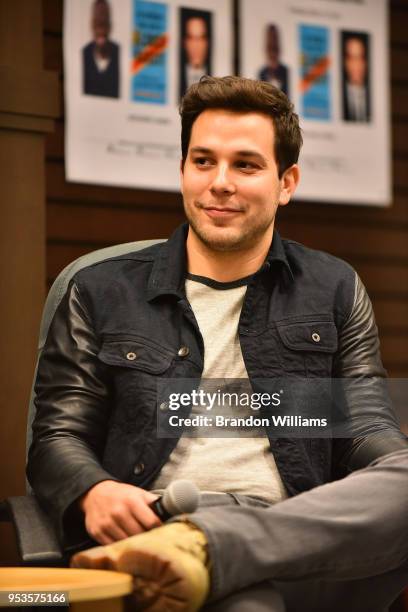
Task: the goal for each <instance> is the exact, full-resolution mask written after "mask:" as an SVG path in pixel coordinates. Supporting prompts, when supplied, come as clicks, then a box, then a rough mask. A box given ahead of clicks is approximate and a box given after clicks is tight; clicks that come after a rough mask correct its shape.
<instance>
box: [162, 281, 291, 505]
mask: <svg viewBox="0 0 408 612" xmlns="http://www.w3.org/2000/svg"><path fill="white" fill-rule="evenodd" d="M248 282H249V278H245V279H241V280H238V281H233V282H229V283H220V282H217V281H214V280H211V279H208V278H204V277H201V276H195V275H191V274H189V275H188V276H187V279H186V285H185V287H186V294H187V299H188V301H189V302H190V305H191V307H192V309H193V312H194V315H195V317H196V320H197V323H198V326H199V328H200V331H201V334H202V336H203V340H204V370H203V374H202V378H203V379H214V378H215V379H248V374H247V371H246V368H245V364H244V360H243V357H242V352H241V345H240V342H239V336H238V323H239V317H240V314H241V309H242V304H243V301H244V297H245V293H246V289H247V283H248ZM194 411H195V413H200V414H203V413H204V412H205V411H204V410H203V409H201V408H195V409H194ZM249 413H250V409H249V408H248V415H249ZM207 414H208V413H207ZM179 478H183V479H187V480H191V481H193V482H195V484H196V485H197V486H198V488H199V489H200V490H201V491H203V492H204V491H205V492H219V493H241V494H244V495H251V496H253V497H258V498H261V499H264V500H265V501H268V502H269V503H276V502H278V501H281V500H283V499H285V498H286V497H287V492H286V489H285V487H284V485H283V482H282V480H281V477H280V475H279V472H278V469H277V467H276V463H275V459H274V457H273V454H272V452H271V450H270V446H269V441H268V439H267V437H266V436H265V437H262V438H260V437H219V432H217V435H216V436H213V437H187V436H184V435H183V436H181V438H180V440H179V442H178V444H177V446H176V448H175V449H174V450H173V452H172V453H171V455H170V457H169V459H168V461H167V463H166V464H165V465H164V466H163V468H162V470H161V472H160V474H159V475H158V477H157V478H156V480H155V481H154V482H153V483H152V487H151V489H152V490H153V491H154V492H157V493H161V492H162V490H163V489H165V488H166V487H167V486H168V485H169V484H170V482H172V481H173V480H176V479H179Z"/></svg>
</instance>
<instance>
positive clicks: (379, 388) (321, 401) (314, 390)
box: [157, 377, 398, 438]
mask: <svg viewBox="0 0 408 612" xmlns="http://www.w3.org/2000/svg"><path fill="white" fill-rule="evenodd" d="M373 394H374V395H373ZM373 397H375V398H376V401H375V402H373ZM395 427H398V425H397V419H396V417H395V414H394V411H393V408H392V403H391V400H390V397H389V392H388V388H387V382H386V381H385V380H384V379H382V378H375V377H370V379H332V378H300V377H296V378H295V377H292V378H282V377H281V378H276V379H274V378H268V379H252V380H251V382H249V380H248V379H201V380H198V379H168V378H166V379H160V380H159V381H158V393H157V435H158V437H161V438H172V437H177V438H179V437H180V436H181V435H184V436H188V437H223V438H227V437H264V436H265V435H267V436H268V437H285V436H287V437H302V438H322V437H330V438H331V437H353V438H354V437H357V436H361V435H368V434H369V433H373V434H377V433H379V432H384V433H386V432H388V431H394V432H395Z"/></svg>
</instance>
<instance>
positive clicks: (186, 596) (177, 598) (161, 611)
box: [71, 522, 210, 612]
mask: <svg viewBox="0 0 408 612" xmlns="http://www.w3.org/2000/svg"><path fill="white" fill-rule="evenodd" d="M207 549H208V545H207V540H206V537H205V535H204V533H203V532H202V531H201V530H200V529H198V528H197V527H196V526H195V525H193V524H192V523H189V522H178V523H171V524H170V525H164V526H162V527H158V528H156V529H152V530H151V531H147V532H145V533H142V534H140V535H136V536H132V537H130V538H126V539H125V540H120V541H119V542H115V543H114V544H109V545H107V546H97V547H96V548H90V549H88V550H85V551H82V552H80V553H77V554H76V555H74V556H73V557H72V559H71V567H82V568H89V569H109V570H116V571H119V572H126V573H128V574H132V576H133V586H134V590H133V594H132V596H131V597H132V600H133V602H134V604H135V609H136V610H148V611H149V612H194V611H195V610H198V609H199V608H200V607H201V606H202V605H203V603H204V601H205V599H206V597H207V595H208V592H209V588H210V573H209V561H208V550H207Z"/></svg>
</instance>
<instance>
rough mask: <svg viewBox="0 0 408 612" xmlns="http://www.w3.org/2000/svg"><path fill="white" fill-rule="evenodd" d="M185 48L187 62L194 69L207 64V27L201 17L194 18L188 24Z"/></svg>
mask: <svg viewBox="0 0 408 612" xmlns="http://www.w3.org/2000/svg"><path fill="white" fill-rule="evenodd" d="M184 48H185V50H186V54H187V62H188V63H189V64H190V65H191V66H194V68H201V67H202V66H204V65H205V64H206V62H207V54H208V35H207V25H206V23H205V21H204V19H202V18H201V17H192V18H191V19H189V20H188V21H187V23H186V36H185V39H184Z"/></svg>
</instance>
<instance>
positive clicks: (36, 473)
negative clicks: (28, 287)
mask: <svg viewBox="0 0 408 612" xmlns="http://www.w3.org/2000/svg"><path fill="white" fill-rule="evenodd" d="M187 231H188V226H187V225H184V226H181V227H179V228H178V229H177V230H176V231H175V233H174V234H173V235H172V237H171V238H170V240H168V241H167V242H165V243H161V244H158V245H154V246H152V247H149V248H147V249H144V250H142V251H138V252H134V253H131V254H127V255H123V256H119V257H115V258H113V259H109V260H104V261H102V262H99V263H96V264H94V265H91V266H89V267H87V268H85V269H83V270H81V271H80V272H78V273H77V274H76V275H75V277H74V278H73V280H72V281H71V283H70V285H69V288H68V290H67V293H66V295H65V297H64V298H63V300H62V302H61V304H60V306H59V308H58V309H57V312H56V314H55V316H54V319H53V321H52V324H51V327H50V331H49V334H48V338H47V342H46V345H45V347H44V350H43V354H42V358H41V360H40V363H39V368H38V378H37V383H36V394H37V399H36V406H37V413H36V417H35V420H34V424H33V442H32V445H31V448H30V451H29V460H28V466H27V475H28V479H29V481H30V483H31V485H32V487H33V489H34V492H35V493H36V495H37V497H38V498H39V500H40V502H41V503H42V504H43V505H44V507H45V508H46V509H47V510H48V512H49V513H50V514H51V515H52V516H53V518H54V519H55V521H56V524H57V525H58V527H59V530H60V535H61V536H62V534H63V528H64V526H65V528H67V527H69V530H70V534H68V535H69V536H70V537H71V535H72V534H74V532H76V528H77V527H78V528H79V531H80V528H81V526H80V524H81V521H82V517H81V515H80V513H79V512H78V511H77V509H76V503H75V501H76V499H77V498H78V497H79V496H80V495H81V494H83V493H84V492H85V491H87V490H88V489H89V488H90V487H91V486H93V485H94V484H96V483H97V482H100V481H102V480H105V479H112V478H113V479H117V480H119V481H123V482H127V483H131V484H134V485H137V486H139V487H144V488H149V485H150V484H151V483H152V482H153V480H154V479H155V478H156V476H157V475H158V473H159V471H160V469H161V467H162V466H163V464H164V463H166V461H167V459H168V457H169V455H170V453H171V452H172V450H173V448H174V447H175V445H176V444H177V441H178V440H177V439H171V438H158V437H157V435H156V420H157V413H156V410H157V398H156V394H157V391H156V383H157V377H167V378H173V377H174V378H200V376H201V373H202V370H203V352H204V349H203V340H202V337H201V334H200V331H199V329H198V326H197V323H196V320H195V317H194V314H193V312H192V310H191V307H190V305H189V303H188V301H187V299H186V295H185V290H184V280H185V274H186V253H185V240H186V235H187ZM316 333H317V334H318V337H319V341H318V343H316V341H314V340H313V337H312V336H313V334H316ZM314 337H315V338H316V336H314ZM239 338H240V342H241V348H242V354H243V358H244V362H245V366H246V369H247V372H248V376H249V379H250V380H254V379H259V378H260V379H262V378H269V377H272V378H273V377H281V376H297V377H308V378H310V377H320V378H323V377H363V378H365V379H367V380H370V379H371V378H372V379H373V380H374V379H375V377H384V376H385V371H384V369H383V366H382V363H381V358H380V354H379V341H378V334H377V328H376V325H375V321H374V316H373V312H372V308H371V303H370V300H369V298H368V297H367V294H366V292H365V289H364V287H363V285H362V283H361V281H360V280H359V278H358V276H357V274H356V273H355V271H354V270H353V269H352V268H351V267H350V266H349V265H348V264H347V263H345V262H343V261H341V260H339V259H337V258H335V257H332V256H331V255H328V254H326V253H322V252H319V251H314V250H311V249H308V248H306V247H304V246H302V245H300V244H298V243H296V242H293V241H290V240H282V239H281V238H280V236H279V234H278V233H277V232H276V231H275V233H274V239H273V242H272V245H271V248H270V251H269V254H268V256H267V259H266V260H265V263H264V264H263V266H262V268H261V269H260V270H259V271H258V272H257V273H256V274H255V275H254V276H253V277H252V279H251V281H250V283H249V285H248V288H247V292H246V296H245V300H244V304H243V307H242V312H241V317H240V321H239ZM180 349H182V350H180ZM186 349H187V350H186ZM129 353H131V354H132V353H135V354H136V356H137V358H135V359H129V358H128V357H127V356H128V355H129ZM358 401H360V400H358ZM370 403H371V405H376V409H377V411H378V414H379V415H380V416H379V418H380V419H381V418H382V416H381V415H383V416H384V419H385V420H386V419H387V418H388V417H389V406H388V405H387V403H386V402H385V403H384V398H383V397H382V396H381V397H380V395H379V396H378V397H376V391H375V390H374V391H373V392H372V393H371V396H370ZM357 409H358V410H364V402H362V403H361V406H360V405H358V406H357ZM386 427H387V428H388V429H391V431H389V432H388V433H389V434H390V435H387V436H360V437H358V438H354V439H353V438H345V439H343V438H340V439H302V438H287V437H281V438H279V439H272V438H270V445H271V449H272V450H273V453H274V457H275V461H276V464H277V467H278V469H279V472H280V474H281V477H282V480H283V482H284V484H285V487H286V489H287V491H288V494H289V495H296V494H298V493H300V492H302V491H306V490H308V489H310V488H312V487H316V486H318V485H320V484H323V483H325V482H328V481H330V480H332V479H334V478H338V477H342V476H344V475H346V474H347V473H348V472H349V471H351V470H353V469H357V468H360V467H363V466H366V465H367V464H368V463H369V462H370V461H372V460H373V459H375V458H376V457H378V456H380V455H383V454H386V453H389V452H392V451H394V450H398V449H400V448H404V447H405V446H406V442H405V439H404V438H403V436H402V435H401V434H400V432H399V429H398V426H397V424H395V425H391V426H389V425H388V424H387V426H386ZM65 536H67V534H65ZM70 537H65V541H66V542H69V541H70Z"/></svg>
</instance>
